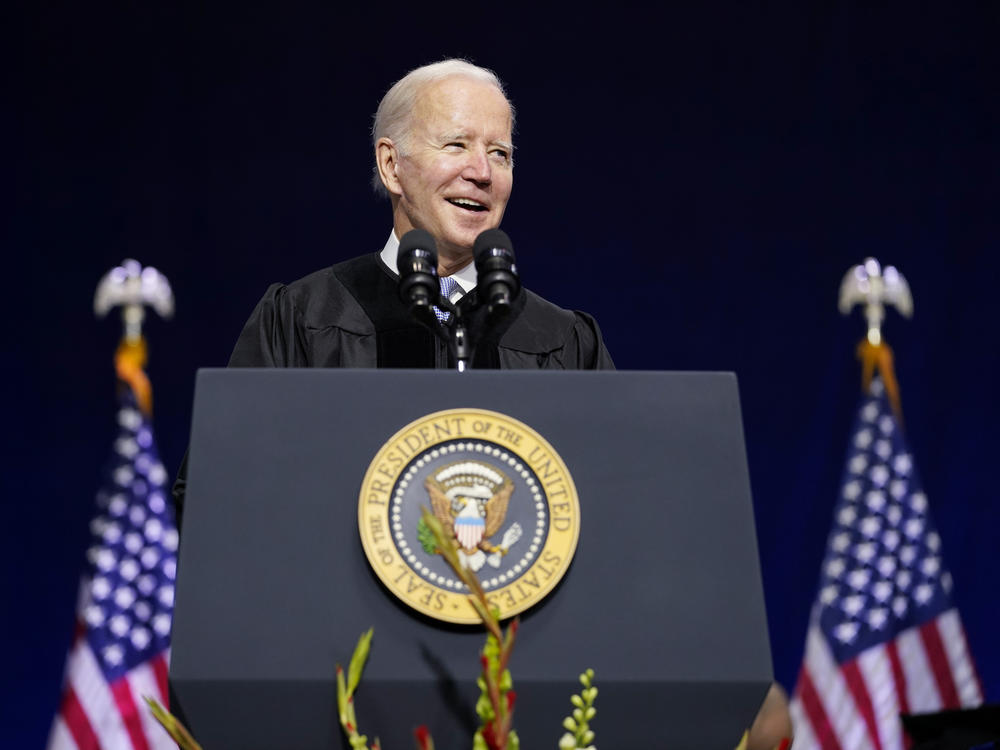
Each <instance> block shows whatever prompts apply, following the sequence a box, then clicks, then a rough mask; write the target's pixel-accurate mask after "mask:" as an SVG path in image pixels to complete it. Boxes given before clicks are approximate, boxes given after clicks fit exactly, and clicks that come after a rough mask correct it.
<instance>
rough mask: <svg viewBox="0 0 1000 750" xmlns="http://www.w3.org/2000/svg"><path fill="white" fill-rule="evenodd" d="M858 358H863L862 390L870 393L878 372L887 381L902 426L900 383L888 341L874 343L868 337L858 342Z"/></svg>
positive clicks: (892, 402) (890, 401)
mask: <svg viewBox="0 0 1000 750" xmlns="http://www.w3.org/2000/svg"><path fill="white" fill-rule="evenodd" d="M858 359H860V360H861V390H862V392H863V393H870V390H869V389H870V388H871V384H872V377H874V375H875V373H876V372H877V373H878V374H879V375H881V376H882V382H883V383H885V393H886V395H887V396H888V397H889V405H890V406H892V411H893V412H894V413H895V414H896V420H897V421H898V422H899V425H900V427H902V425H903V407H902V405H901V402H900V400H899V383H898V382H897V381H896V371H895V368H893V364H892V349H891V348H890V347H889V345H888V344H886V343H884V342H883V343H879V344H873V343H871V342H870V341H869V340H868V339H867V338H865V339H862V340H861V343H859V344H858Z"/></svg>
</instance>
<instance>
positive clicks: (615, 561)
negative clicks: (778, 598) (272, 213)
mask: <svg viewBox="0 0 1000 750" xmlns="http://www.w3.org/2000/svg"><path fill="white" fill-rule="evenodd" d="M452 408H481V409H489V410H493V411H496V412H501V413H503V414H506V415H509V416H511V417H513V418H515V419H517V420H520V421H521V422H524V423H525V424H527V425H528V426H530V427H531V428H533V429H534V430H535V431H537V432H538V433H540V434H541V435H543V436H544V437H545V438H546V439H547V440H548V441H549V443H550V444H551V445H552V447H553V448H554V449H555V450H556V451H557V452H558V453H559V455H561V456H562V459H563V460H564V461H565V463H566V466H567V467H568V469H569V472H570V473H571V474H572V477H573V479H574V480H575V483H576V488H577V490H578V493H579V497H580V507H581V516H580V536H579V542H578V546H577V550H576V556H575V558H574V561H573V563H572V566H571V567H570V568H569V571H568V572H567V573H566V576H565V577H564V578H563V580H562V582H561V583H560V584H559V586H558V587H557V588H556V589H555V591H553V592H552V593H551V594H550V595H549V596H548V598H547V599H546V600H544V601H543V602H542V603H541V604H539V605H538V606H536V607H535V608H533V609H531V610H529V611H527V612H526V613H525V614H524V615H523V616H522V622H523V626H522V628H521V631H520V635H519V638H518V643H517V647H516V649H515V654H514V659H513V662H512V665H511V670H512V672H513V676H514V683H515V684H514V687H515V689H516V691H517V694H518V702H517V708H516V712H515V722H514V723H515V727H516V728H517V730H518V733H519V734H520V737H521V741H522V747H524V748H526V749H527V750H536V748H537V749H541V748H555V747H556V744H557V741H558V738H559V737H560V736H561V734H562V733H563V730H562V727H561V721H562V718H563V717H564V716H566V715H567V714H568V713H569V712H570V710H571V705H570V702H569V696H570V694H571V693H573V692H576V691H577V690H578V688H579V685H578V683H577V675H578V674H579V673H580V672H581V671H582V670H583V669H585V668H586V667H592V668H593V669H594V670H595V672H596V683H597V685H598V687H599V688H600V694H599V696H598V698H597V703H596V706H597V718H596V720H595V721H594V723H593V729H594V730H595V732H596V734H597V745H598V746H599V747H603V748H607V749H608V750H625V749H627V748H642V749H643V750H648V749H649V748H658V747H662V748H671V749H675V748H732V747H735V745H736V744H737V742H738V741H739V738H740V735H741V732H742V730H743V728H744V727H746V726H747V725H749V724H750V722H751V720H752V718H753V715H754V713H755V711H756V709H757V708H758V706H759V704H760V702H761V700H762V699H763V697H764V694H765V692H766V689H767V686H768V684H769V683H770V681H771V658H770V650H769V647H768V639H767V627H766V622H765V615H764V605H763V597H762V590H761V580H760V573H759V564H758V557H757V547H756V541H755V534H754V520H753V513H752V508H751V501H750V486H749V479H748V475H747V466H746V456H745V452H744V446H743V435H742V428H741V423H740V408H739V399H738V395H737V388H736V379H735V377H734V376H733V375H731V374H724V373H723V374H720V373H655V372H617V373H591V372H567V373H548V372H487V371H480V372H475V371H474V372H466V373H457V372H446V371H427V370H420V371H416V370H414V371H406V370H204V371H202V372H200V373H199V375H198V383H197V391H196V396H195V408H194V421H193V429H192V439H191V446H190V464H189V474H188V482H189V483H188V494H187V504H186V507H185V515H184V528H183V530H182V536H181V549H180V573H179V585H178V589H177V602H176V612H175V620H174V632H173V657H172V658H173V663H172V665H171V670H170V672H171V678H172V680H173V684H174V688H175V691H176V694H177V697H178V699H179V702H180V706H179V708H180V710H181V711H182V712H183V713H184V715H185V717H186V719H187V721H188V722H189V725H190V728H191V729H192V731H193V732H194V734H195V736H196V737H197V738H198V739H199V740H200V742H201V743H202V744H203V745H204V747H205V748H206V750H236V749H239V750H254V749H256V748H260V749H261V750H264V749H267V750H278V749H279V748H297V749H311V748H317V749H318V748H341V747H346V743H345V742H344V741H343V739H342V738H341V736H340V733H339V727H338V724H337V718H336V709H335V705H336V704H335V681H334V665H335V663H336V662H338V661H339V662H341V663H343V664H345V666H346V663H347V660H348V659H349V658H350V654H351V651H352V649H353V647H354V644H355V641H356V640H357V637H358V635H359V634H360V633H361V632H362V631H363V630H365V629H366V628H368V627H369V626H370V625H374V626H375V638H374V642H373V650H372V656H371V659H370V660H369V663H368V667H367V670H366V672H365V675H364V678H363V680H362V683H361V688H360V692H359V694H358V697H357V711H358V717H359V721H360V724H361V730H362V731H363V732H365V733H367V734H368V735H369V737H370V738H372V737H373V736H374V735H379V736H380V737H381V739H382V747H384V748H386V750H405V749H407V748H412V747H413V746H414V745H413V740H412V735H411V731H412V729H413V727H415V726H416V725H418V724H426V725H427V726H428V727H429V728H430V730H431V732H432V734H433V735H434V737H435V740H436V742H437V746H438V747H440V748H442V749H443V750H450V749H452V748H455V749H460V748H469V747H471V737H472V732H473V730H474V728H475V726H476V717H475V711H474V704H475V698H476V695H477V689H476V687H475V678H476V675H477V673H478V668H479V664H478V658H477V654H478V651H479V649H480V648H481V646H482V643H483V641H484V636H483V633H482V629H481V628H477V627H474V626H457V625H446V624H442V623H439V622H437V621H434V620H430V619H428V618H425V617H424V616H422V615H419V614H417V613H415V612H413V611H412V610H410V609H409V608H407V607H405V606H404V605H402V604H400V603H398V602H397V600H396V599H395V598H394V597H393V596H392V595H391V594H390V593H388V591H387V590H386V589H385V588H384V587H383V586H382V584H381V583H380V582H379V581H378V579H377V578H376V577H375V575H374V573H373V572H372V570H371V568H370V566H369V564H368V561H367V559H366V558H365V555H364V552H363V550H362V546H361V541H360V538H359V534H358V523H357V513H358V495H359V491H360V487H361V482H362V478H363V477H364V474H365V471H366V470H367V468H368V466H369V464H370V462H371V461H372V458H373V457H374V456H375V454H376V453H377V452H378V451H379V449H380V448H381V447H382V446H383V444H384V443H385V442H386V441H387V440H389V438H390V437H391V436H392V435H393V434H394V433H395V432H396V431H397V430H399V429H400V428H402V427H403V426H405V425H407V424H408V423H410V422H412V421H414V420H416V419H419V418H421V417H423V416H425V415H427V414H429V413H431V412H435V411H439V410H443V409H452Z"/></svg>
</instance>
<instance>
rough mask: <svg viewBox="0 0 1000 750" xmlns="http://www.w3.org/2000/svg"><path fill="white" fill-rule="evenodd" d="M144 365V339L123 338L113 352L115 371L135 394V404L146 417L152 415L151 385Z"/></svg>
mask: <svg viewBox="0 0 1000 750" xmlns="http://www.w3.org/2000/svg"><path fill="white" fill-rule="evenodd" d="M145 366H146V340H145V339H144V338H142V337H141V336H139V337H138V338H134V339H129V338H123V339H122V341H121V343H120V344H119V345H118V350H117V351H116V352H115V372H117V373H118V379H119V380H121V381H122V382H123V383H125V384H126V385H128V387H129V388H131V389H132V393H133V394H134V395H135V401H136V404H138V406H139V408H140V409H141V410H142V413H143V414H145V415H146V416H147V417H151V416H153V387H152V386H151V385H150V383H149V378H148V377H146V373H145V372H144V371H143V368H144V367H145Z"/></svg>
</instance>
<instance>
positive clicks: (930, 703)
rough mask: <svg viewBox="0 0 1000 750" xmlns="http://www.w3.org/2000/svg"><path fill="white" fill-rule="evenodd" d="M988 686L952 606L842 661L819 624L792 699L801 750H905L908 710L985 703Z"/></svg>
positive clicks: (808, 640) (811, 630) (812, 631)
mask: <svg viewBox="0 0 1000 750" xmlns="http://www.w3.org/2000/svg"><path fill="white" fill-rule="evenodd" d="M982 700H983V696H982V689H981V687H980V684H979V679H978V677H977V676H976V673H975V669H974V667H973V664H972V660H971V658H970V656H969V648H968V644H967V641H966V638H965V631H964V630H963V628H962V623H961V620H960V619H959V616H958V612H957V610H955V609H950V610H948V611H947V612H945V613H944V614H942V615H940V616H939V617H937V618H936V619H934V620H932V621H930V622H928V623H925V624H924V625H921V626H917V627H913V628H910V629H908V630H905V631H903V632H902V633H899V634H898V635H896V637H895V638H894V639H893V640H891V641H888V642H886V643H883V644H879V645H877V646H873V647H872V648H869V649H867V650H866V651H863V652H861V653H860V654H859V655H858V656H857V657H856V658H854V659H852V660H851V661H849V662H846V663H844V664H837V663H836V660H835V659H834V657H833V653H832V652H831V650H830V647H829V644H828V643H827V641H826V638H825V637H824V636H823V633H822V631H821V630H820V629H819V626H818V625H817V624H816V623H815V622H813V623H811V624H810V626H809V632H808V635H807V637H806V653H805V659H804V661H803V665H802V671H801V672H800V674H799V681H798V684H797V685H796V687H795V692H794V694H793V696H792V704H791V712H792V723H793V725H794V729H795V748H796V750H809V749H810V748H822V749H823V750H834V749H837V750H867V749H869V748H870V749H871V750H904V748H905V747H906V746H907V744H908V742H907V738H906V737H905V735H904V733H903V728H902V724H901V722H900V720H899V714H900V713H926V712H929V711H939V710H942V709H946V708H960V707H969V706H977V705H979V704H980V703H982Z"/></svg>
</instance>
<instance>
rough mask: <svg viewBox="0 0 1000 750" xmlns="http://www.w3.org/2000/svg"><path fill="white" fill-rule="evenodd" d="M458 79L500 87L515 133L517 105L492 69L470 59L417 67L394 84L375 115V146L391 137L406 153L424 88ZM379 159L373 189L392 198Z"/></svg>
mask: <svg viewBox="0 0 1000 750" xmlns="http://www.w3.org/2000/svg"><path fill="white" fill-rule="evenodd" d="M455 76H465V77H467V78H474V79H476V80H477V81H483V82H484V83H488V84H490V85H492V86H496V88H497V90H498V91H499V92H500V93H501V94H502V95H503V98H504V99H506V100H507V106H508V107H510V125H511V129H512V130H513V128H514V105H513V104H511V103H510V99H508V98H507V92H506V91H505V90H504V87H503V83H501V82H500V79H499V78H498V77H497V75H496V73H494V72H493V71H492V70H489V69H488V68H481V67H479V66H478V65H473V64H472V63H470V62H469V61H468V60H462V59H459V58H452V59H449V60H442V61H441V62H436V63H431V64H430V65H423V66H421V67H419V68H414V69H413V70H411V71H410V72H409V73H407V74H406V75H405V76H403V77H402V78H400V79H399V80H398V81H396V82H395V83H394V84H393V85H392V87H391V88H390V89H389V90H388V91H387V92H386V94H385V96H383V97H382V101H381V102H379V105H378V109H377V110H376V112H375V120H374V123H373V124H372V145H373V146H375V145H377V144H378V141H379V139H380V138H388V139H389V140H391V141H392V142H393V143H394V144H396V147H397V148H398V149H399V150H400V153H402V154H405V153H406V152H407V151H408V150H409V146H410V142H409V139H410V125H411V118H412V117H413V110H414V108H415V106H416V102H417V96H419V94H420V91H421V89H423V88H424V87H425V86H427V85H428V84H431V83H436V82H437V81H442V80H444V79H445V78H452V77H455ZM377 159H378V157H377V156H376V163H375V167H374V175H373V176H372V187H374V188H375V192H377V193H379V194H380V195H384V196H386V197H388V195H389V192H388V191H387V190H386V189H385V185H383V184H382V179H381V178H380V177H379V172H378V161H377Z"/></svg>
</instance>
